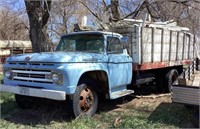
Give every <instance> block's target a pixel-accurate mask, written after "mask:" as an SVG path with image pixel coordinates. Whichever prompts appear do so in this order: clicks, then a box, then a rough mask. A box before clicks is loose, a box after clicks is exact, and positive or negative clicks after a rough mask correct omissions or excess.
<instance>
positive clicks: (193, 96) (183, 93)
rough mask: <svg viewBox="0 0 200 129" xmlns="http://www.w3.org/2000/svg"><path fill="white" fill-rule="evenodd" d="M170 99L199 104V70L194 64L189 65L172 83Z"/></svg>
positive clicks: (177, 101)
mask: <svg viewBox="0 0 200 129" xmlns="http://www.w3.org/2000/svg"><path fill="white" fill-rule="evenodd" d="M172 101H173V102H176V103H182V104H189V105H196V106H199V105H200V70H196V69H195V65H193V64H192V65H190V66H189V68H188V69H187V70H186V71H184V72H183V73H182V74H181V76H180V77H179V78H178V79H177V80H176V81H175V82H174V83H173V84H172Z"/></svg>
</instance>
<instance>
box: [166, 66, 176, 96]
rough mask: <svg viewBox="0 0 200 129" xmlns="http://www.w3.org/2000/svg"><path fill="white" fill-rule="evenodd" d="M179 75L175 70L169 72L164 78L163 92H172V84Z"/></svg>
mask: <svg viewBox="0 0 200 129" xmlns="http://www.w3.org/2000/svg"><path fill="white" fill-rule="evenodd" d="M178 76H179V74H178V71H177V70H176V69H172V70H170V71H169V72H168V73H167V74H166V76H165V86H164V88H165V92H167V93H170V92H171V91H172V83H173V82H174V81H175V80H176V79H177V78H178Z"/></svg>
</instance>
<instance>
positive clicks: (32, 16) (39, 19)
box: [25, 0, 51, 52]
mask: <svg viewBox="0 0 200 129" xmlns="http://www.w3.org/2000/svg"><path fill="white" fill-rule="evenodd" d="M25 5H26V11H27V14H28V17H29V24H30V31H29V37H30V40H31V43H32V48H33V52H45V51H50V50H51V45H50V42H49V38H48V34H47V22H48V19H49V11H50V8H51V0H45V1H42V0H38V1H32V0H25Z"/></svg>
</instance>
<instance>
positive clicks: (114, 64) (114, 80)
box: [107, 36, 132, 91]
mask: <svg viewBox="0 0 200 129" xmlns="http://www.w3.org/2000/svg"><path fill="white" fill-rule="evenodd" d="M107 53H108V71H109V77H110V80H109V82H110V88H111V89H116V88H117V89H118V90H120V89H122V88H123V89H124V88H126V87H125V86H126V85H127V84H130V83H131V80H132V58H131V57H130V56H129V55H128V53H127V51H126V50H123V44H122V43H121V42H120V39H119V37H113V36H108V37H107ZM120 87H122V88H120ZM117 89H116V90H117ZM116 90H114V91H116Z"/></svg>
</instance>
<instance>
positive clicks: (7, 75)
mask: <svg viewBox="0 0 200 129" xmlns="http://www.w3.org/2000/svg"><path fill="white" fill-rule="evenodd" d="M4 77H5V78H6V79H11V77H12V72H11V70H7V71H5V72H4Z"/></svg>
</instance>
